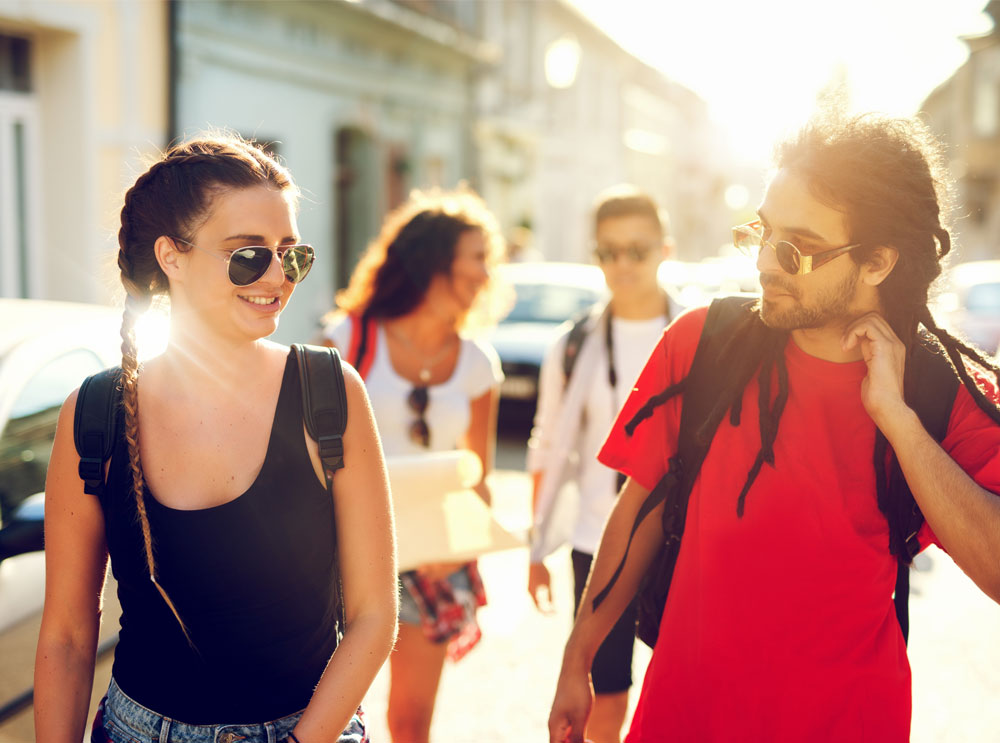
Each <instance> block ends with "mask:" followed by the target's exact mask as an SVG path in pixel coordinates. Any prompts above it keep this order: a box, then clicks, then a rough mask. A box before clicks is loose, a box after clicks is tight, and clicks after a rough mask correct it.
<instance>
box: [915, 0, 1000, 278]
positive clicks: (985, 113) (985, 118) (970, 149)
mask: <svg viewBox="0 0 1000 743" xmlns="http://www.w3.org/2000/svg"><path fill="white" fill-rule="evenodd" d="M985 12H986V13H988V14H989V15H990V16H991V17H992V18H993V21H994V27H993V30H992V31H991V32H989V33H986V34H983V35H980V36H969V37H965V38H964V39H963V41H965V43H966V44H967V45H968V47H969V59H968V60H967V61H966V62H965V64H963V65H962V66H961V67H960V68H959V69H958V70H957V71H956V72H955V74H954V75H953V76H952V77H951V78H950V79H948V80H947V81H946V82H945V83H943V84H942V85H940V86H939V87H938V88H937V89H936V90H935V91H934V92H933V93H931V95H930V96H928V98H927V100H925V101H924V103H923V105H922V106H921V110H922V113H923V116H924V118H925V119H926V121H927V123H928V125H929V126H930V127H931V129H932V130H933V131H934V132H935V134H937V135H938V136H939V137H940V138H941V139H942V140H943V141H944V143H945V145H946V148H947V149H946V151H947V158H948V166H949V169H950V171H951V175H952V177H953V178H954V180H955V184H956V187H957V193H956V194H955V195H956V201H957V203H958V204H959V209H958V210H957V213H956V215H955V216H956V219H955V222H954V227H955V233H956V237H957V240H956V245H955V253H956V257H957V259H958V260H961V261H971V260H983V259H990V258H997V257H1000V28H998V26H997V23H996V21H997V19H998V18H1000V0H991V2H990V3H989V4H988V5H987V6H986V8H985Z"/></svg>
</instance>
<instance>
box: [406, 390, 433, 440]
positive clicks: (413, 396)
mask: <svg viewBox="0 0 1000 743" xmlns="http://www.w3.org/2000/svg"><path fill="white" fill-rule="evenodd" d="M427 398H428V396H427V388H426V387H414V388H413V390H412V391H411V392H410V394H409V395H408V396H407V398H406V404H407V405H409V407H410V410H412V411H413V412H414V413H415V414H416V416H417V419H416V420H415V421H413V423H411V424H410V431H409V433H410V441H412V442H413V443H414V444H417V445H418V446H422V447H424V448H425V449H427V448H429V447H430V445H431V429H430V427H429V426H428V425H427V419H426V418H424V413H426V412H427V402H428V399H427Z"/></svg>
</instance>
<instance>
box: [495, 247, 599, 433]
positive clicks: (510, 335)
mask: <svg viewBox="0 0 1000 743" xmlns="http://www.w3.org/2000/svg"><path fill="white" fill-rule="evenodd" d="M498 277H499V279H500V281H501V282H504V283H506V284H508V285H510V286H511V287H512V288H513V290H514V295H515V301H514V306H513V308H512V309H511V311H510V313H509V314H508V315H507V316H506V317H505V318H504V319H503V320H502V321H501V322H500V324H499V325H498V326H497V327H496V329H495V331H494V332H493V334H492V336H491V338H490V342H491V343H492V344H493V347H494V348H496V350H497V353H498V354H499V356H500V362H501V365H502V366H503V373H504V381H503V384H502V385H501V386H500V398H501V416H502V417H504V418H509V417H514V418H517V419H523V418H527V419H528V420H530V419H531V416H532V415H533V414H534V408H535V398H536V397H537V395H538V371H539V369H540V368H541V365H542V360H543V359H544V358H545V353H546V351H547V350H548V348H549V346H551V345H552V343H553V342H554V341H555V339H556V338H557V337H558V335H559V326H560V325H562V324H563V323H564V322H566V321H567V320H569V319H570V318H573V317H576V316H577V315H579V314H580V313H581V312H582V311H583V310H585V309H586V308H588V307H590V306H591V305H593V304H594V303H595V302H597V301H599V300H601V299H602V298H604V297H606V296H607V293H608V289H607V285H606V284H605V282H604V274H603V273H602V272H601V269H599V268H598V267H597V266H593V265H586V264H583V263H555V262H552V263H548V262H539V263H510V264H506V265H503V266H500V269H499V272H498Z"/></svg>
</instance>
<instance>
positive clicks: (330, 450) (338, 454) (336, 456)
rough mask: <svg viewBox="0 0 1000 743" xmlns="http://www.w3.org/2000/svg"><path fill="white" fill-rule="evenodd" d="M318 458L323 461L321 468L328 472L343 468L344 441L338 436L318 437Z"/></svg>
mask: <svg viewBox="0 0 1000 743" xmlns="http://www.w3.org/2000/svg"><path fill="white" fill-rule="evenodd" d="M316 443H318V444H319V458H320V459H321V460H323V468H324V469H326V470H330V471H336V470H339V469H340V468H341V467H343V466H344V440H343V438H342V437H341V435H340V434H334V435H332V436H320V437H319V439H318V441H317V442H316Z"/></svg>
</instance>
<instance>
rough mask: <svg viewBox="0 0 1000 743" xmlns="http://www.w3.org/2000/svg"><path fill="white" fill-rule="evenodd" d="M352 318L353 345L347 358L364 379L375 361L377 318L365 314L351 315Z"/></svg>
mask: <svg viewBox="0 0 1000 743" xmlns="http://www.w3.org/2000/svg"><path fill="white" fill-rule="evenodd" d="M350 318H351V347H350V348H349V349H348V352H347V358H348V359H349V360H350V362H351V366H353V367H354V368H355V369H357V370H358V374H360V375H361V378H362V379H365V378H366V377H367V376H368V372H369V371H370V370H371V368H372V362H373V361H375V346H376V343H375V333H376V332H377V329H376V327H375V318H373V317H367V318H366V317H364V316H363V315H354V314H352V315H350Z"/></svg>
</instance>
